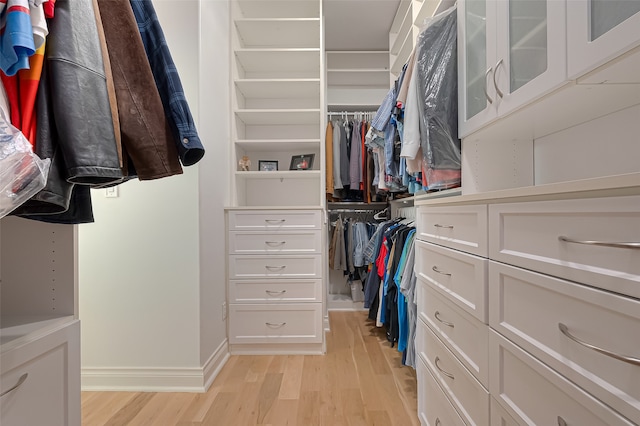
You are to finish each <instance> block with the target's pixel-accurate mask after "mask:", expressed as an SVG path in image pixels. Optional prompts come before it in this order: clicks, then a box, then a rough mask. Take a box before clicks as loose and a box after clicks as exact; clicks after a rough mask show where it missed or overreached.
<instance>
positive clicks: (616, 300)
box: [489, 262, 640, 419]
mask: <svg viewBox="0 0 640 426" xmlns="http://www.w3.org/2000/svg"><path fill="white" fill-rule="evenodd" d="M489 305H490V306H491V307H492V308H491V311H490V313H489V323H490V325H491V327H492V328H494V329H495V330H497V331H499V332H500V333H502V334H503V335H504V336H506V337H507V338H509V339H511V340H512V341H514V342H515V343H517V344H518V345H520V346H521V347H523V348H524V349H525V350H527V351H528V352H530V353H531V354H533V355H534V356H536V357H537V358H538V359H540V360H542V361H543V362H545V363H546V364H547V365H549V366H550V367H551V368H553V369H554V370H556V371H558V372H560V373H561V374H563V375H565V376H566V377H568V378H570V379H571V381H573V382H574V383H576V384H577V385H579V386H581V387H582V388H583V389H585V390H587V391H588V392H590V393H591V394H593V395H594V396H596V397H597V398H599V399H601V400H602V401H604V402H605V403H606V404H608V405H609V406H611V407H612V408H614V409H615V410H617V411H619V412H620V413H621V414H623V415H625V416H627V417H628V418H630V419H634V418H635V419H640V386H638V384H640V365H638V364H635V365H634V364H631V363H627V362H624V361H621V360H618V359H614V358H612V357H610V356H607V355H604V354H602V353H598V352H596V351H594V350H593V349H590V348H587V347H585V346H582V345H580V344H579V343H576V342H574V341H572V340H571V339H570V338H569V337H568V336H567V335H565V334H563V332H562V331H561V330H560V329H559V324H564V325H566V326H567V330H566V331H567V332H568V333H570V334H572V335H574V336H575V337H577V338H578V339H581V340H584V341H585V342H588V343H590V344H592V345H595V346H598V347H601V348H603V349H606V350H608V351H611V352H614V353H616V354H623V355H627V356H632V357H635V358H636V359H640V340H639V339H638V336H640V334H639V331H638V330H640V301H638V300H633V299H629V298H627V297H623V296H619V295H614V294H612V293H608V292H604V291H601V290H597V289H594V288H591V287H587V286H583V285H579V284H575V283H571V282H568V281H565V280H561V279H557V278H553V277H549V276H546V275H542V274H538V273H534V272H530V271H525V270H523V269H520V268H514V267H512V266H508V265H504V264H500V263H497V262H490V264H489Z"/></svg>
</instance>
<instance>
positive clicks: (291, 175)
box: [236, 165, 321, 180]
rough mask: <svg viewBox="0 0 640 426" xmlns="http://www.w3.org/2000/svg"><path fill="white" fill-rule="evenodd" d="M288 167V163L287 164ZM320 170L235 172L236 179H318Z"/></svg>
mask: <svg viewBox="0 0 640 426" xmlns="http://www.w3.org/2000/svg"><path fill="white" fill-rule="evenodd" d="M287 167H288V165H287ZM320 175H321V172H320V170H301V171H298V170H278V171H274V172H236V178H237V179H247V180H248V179H296V180H299V179H319V178H320Z"/></svg>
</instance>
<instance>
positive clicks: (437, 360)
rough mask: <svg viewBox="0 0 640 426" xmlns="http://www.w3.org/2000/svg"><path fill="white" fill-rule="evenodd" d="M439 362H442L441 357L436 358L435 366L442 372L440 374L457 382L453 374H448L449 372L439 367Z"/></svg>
mask: <svg viewBox="0 0 640 426" xmlns="http://www.w3.org/2000/svg"><path fill="white" fill-rule="evenodd" d="M439 361H440V358H439V357H436V359H435V361H434V364H435V365H436V368H437V369H438V370H440V372H441V373H442V374H444V375H445V376H447V377H448V378H450V379H451V380H455V377H453V374H451V373H449V372H447V371H444V370H443V369H442V368H440V366H439V365H438V362H439Z"/></svg>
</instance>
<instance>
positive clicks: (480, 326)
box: [418, 280, 489, 387]
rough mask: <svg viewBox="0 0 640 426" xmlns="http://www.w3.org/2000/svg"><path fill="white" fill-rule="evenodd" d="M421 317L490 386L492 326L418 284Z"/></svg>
mask: <svg viewBox="0 0 640 426" xmlns="http://www.w3.org/2000/svg"><path fill="white" fill-rule="evenodd" d="M418 316H419V318H420V319H421V320H422V321H424V322H425V324H427V325H428V326H429V327H431V329H432V330H433V331H435V333H436V335H437V336H438V337H439V338H440V340H442V342H443V343H444V344H445V346H446V347H447V348H449V350H451V351H452V352H453V353H454V354H455V355H456V357H457V358H458V360H460V362H462V363H463V364H464V366H465V367H467V369H469V371H471V373H472V374H473V375H474V376H475V378H476V379H478V380H479V381H480V383H482V384H483V385H484V387H489V383H488V381H489V360H488V358H487V357H488V356H489V352H488V351H489V327H488V326H487V325H486V324H484V323H482V322H480V321H478V319H477V318H474V317H473V316H472V315H470V314H468V313H467V312H465V311H463V310H462V309H460V308H458V307H457V306H456V305H454V304H453V303H451V302H450V301H449V300H447V298H446V297H444V296H442V295H440V294H439V293H438V292H437V291H435V290H433V288H431V287H430V286H429V285H428V284H426V283H425V282H424V281H422V280H419V281H418Z"/></svg>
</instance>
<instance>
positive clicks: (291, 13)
mask: <svg viewBox="0 0 640 426" xmlns="http://www.w3.org/2000/svg"><path fill="white" fill-rule="evenodd" d="M237 2H238V4H239V5H240V11H241V12H242V14H243V16H244V17H245V18H314V17H315V18H317V17H318V16H319V15H320V5H319V4H318V3H317V2H314V1H291V0H237Z"/></svg>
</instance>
